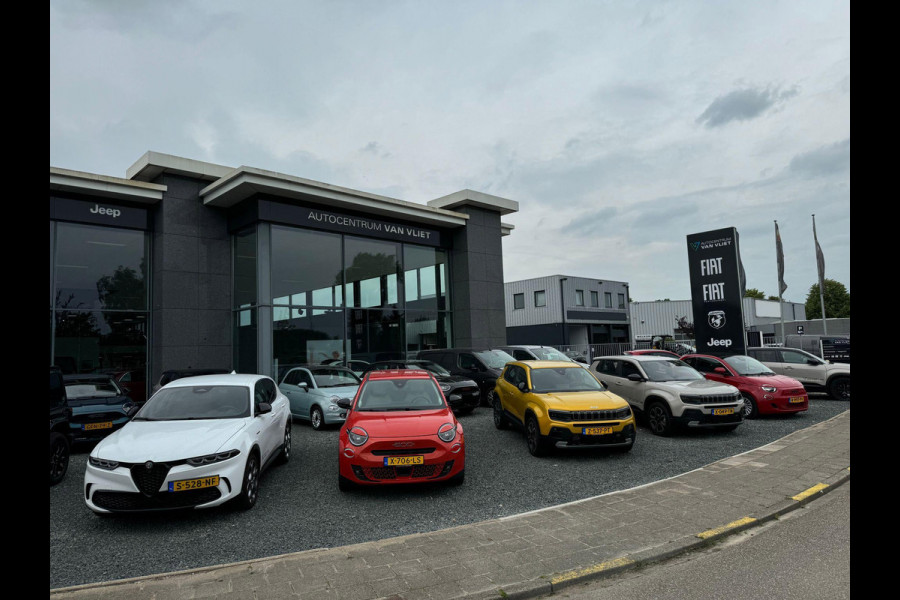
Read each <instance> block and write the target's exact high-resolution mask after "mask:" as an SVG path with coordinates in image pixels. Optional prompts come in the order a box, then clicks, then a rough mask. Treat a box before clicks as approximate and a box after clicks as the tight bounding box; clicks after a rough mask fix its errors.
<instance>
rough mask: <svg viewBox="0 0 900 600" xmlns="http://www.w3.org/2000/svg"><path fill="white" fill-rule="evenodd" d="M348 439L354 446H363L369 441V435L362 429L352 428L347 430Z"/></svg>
mask: <svg viewBox="0 0 900 600" xmlns="http://www.w3.org/2000/svg"><path fill="white" fill-rule="evenodd" d="M347 438H348V439H349V440H350V443H351V444H353V445H354V446H362V445H363V444H365V443H366V440H367V439H369V434H368V433H366V430H365V429H363V428H362V427H351V428H350V429H348V430H347Z"/></svg>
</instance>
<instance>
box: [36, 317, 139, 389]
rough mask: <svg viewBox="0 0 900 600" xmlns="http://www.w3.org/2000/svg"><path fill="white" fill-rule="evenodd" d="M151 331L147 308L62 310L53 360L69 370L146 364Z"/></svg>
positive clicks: (70, 371) (119, 368)
mask: <svg viewBox="0 0 900 600" xmlns="http://www.w3.org/2000/svg"><path fill="white" fill-rule="evenodd" d="M147 335H148V331H147V313H145V312H101V311H80V310H58V311H56V313H55V339H54V345H53V351H54V354H55V356H54V357H53V362H54V364H56V365H58V366H59V367H60V368H61V369H62V371H63V373H66V374H69V373H90V372H93V371H96V370H98V369H103V370H104V371H105V370H107V369H110V370H116V371H119V370H127V369H131V368H134V367H143V366H144V365H145V364H146V363H147Z"/></svg>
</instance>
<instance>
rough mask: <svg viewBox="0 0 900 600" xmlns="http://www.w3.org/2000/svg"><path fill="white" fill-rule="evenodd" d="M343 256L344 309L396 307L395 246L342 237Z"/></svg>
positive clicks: (397, 248) (397, 255) (397, 249)
mask: <svg viewBox="0 0 900 600" xmlns="http://www.w3.org/2000/svg"><path fill="white" fill-rule="evenodd" d="M344 252H345V254H344V278H345V282H346V289H345V300H346V303H347V306H353V307H358V308H374V307H389V306H393V307H396V306H398V305H399V273H400V245H399V244H397V243H394V242H382V241H375V240H367V239H362V238H354V237H350V236H345V238H344Z"/></svg>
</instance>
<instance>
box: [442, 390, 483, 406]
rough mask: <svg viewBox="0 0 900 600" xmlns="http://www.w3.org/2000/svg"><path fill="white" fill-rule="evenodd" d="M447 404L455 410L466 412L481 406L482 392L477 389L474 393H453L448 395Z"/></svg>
mask: <svg viewBox="0 0 900 600" xmlns="http://www.w3.org/2000/svg"><path fill="white" fill-rule="evenodd" d="M447 404H449V405H450V408H451V409H453V410H466V409H472V408H475V407H477V406H478V405H480V404H481V391H480V390H479V389H478V388H475V390H474V391H472V392H465V393H459V392H454V391H451V392H449V394H448V395H447Z"/></svg>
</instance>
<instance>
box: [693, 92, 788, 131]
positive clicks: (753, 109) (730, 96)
mask: <svg viewBox="0 0 900 600" xmlns="http://www.w3.org/2000/svg"><path fill="white" fill-rule="evenodd" d="M796 95H797V88H796V87H792V88H790V89H787V90H782V91H779V90H778V89H777V88H775V89H773V88H771V87H769V88H766V89H762V90H757V89H753V88H747V89H743V90H735V91H733V92H729V93H727V94H725V95H724V96H719V97H718V98H716V99H715V100H713V102H712V104H710V105H709V106H707V107H706V110H705V111H703V114H702V115H700V116H699V117H697V123H704V122H705V124H706V127H719V126H720V125H724V124H726V123H729V122H731V121H747V120H749V119H754V118H756V117H758V116H760V115H761V114H763V113H764V112H765V111H767V110H769V109H770V108H772V107H773V106H775V105H776V104H778V103H779V102H783V101H785V100H787V99H788V98H790V97H792V96H796Z"/></svg>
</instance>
